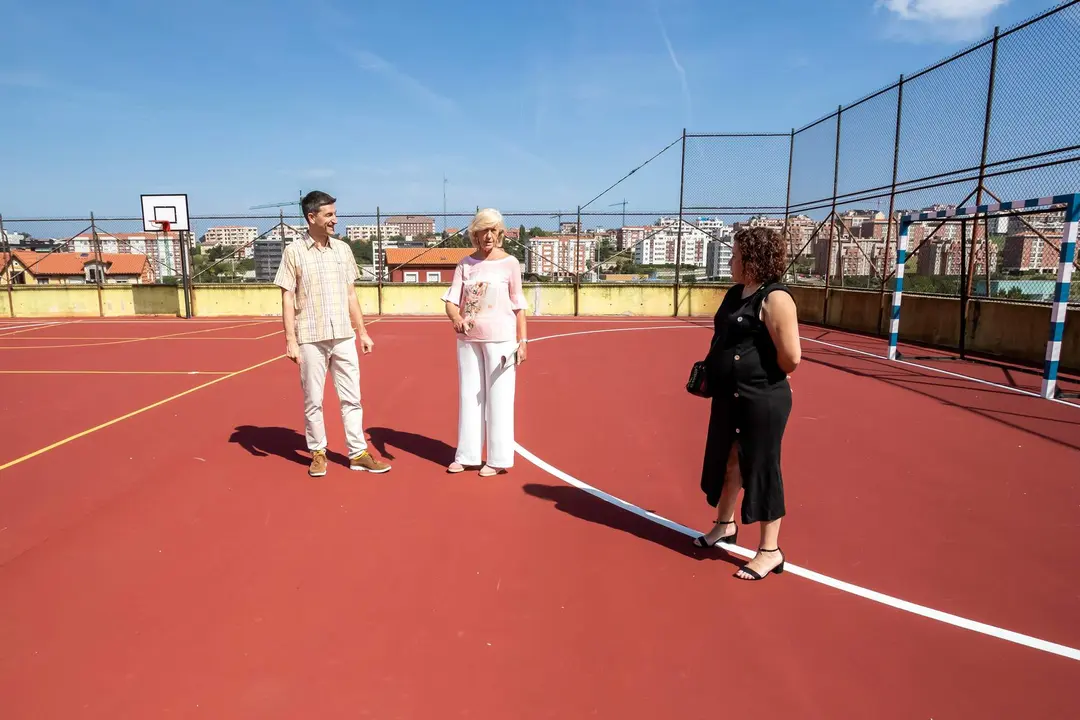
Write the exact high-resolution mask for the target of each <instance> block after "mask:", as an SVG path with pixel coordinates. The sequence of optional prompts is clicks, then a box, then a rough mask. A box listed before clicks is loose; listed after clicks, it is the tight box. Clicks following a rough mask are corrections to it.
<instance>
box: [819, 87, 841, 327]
mask: <svg viewBox="0 0 1080 720" xmlns="http://www.w3.org/2000/svg"><path fill="white" fill-rule="evenodd" d="M843 114H844V106H843V105H838V106H837V108H836V154H835V156H834V157H833V180H832V209H831V210H829V242H828V245H827V251H826V260H825V302H824V306H823V307H822V313H821V314H822V318H821V319H822V322H823V323H824V324H825V325H828V324H829V287H830V284H831V283H830V280H829V276H830V275H832V263H833V236H834V235H835V234H836V193H837V188H838V184H839V182H840V116H841V115H843ZM840 272H841V273H842V272H843V270H841V271H840Z"/></svg>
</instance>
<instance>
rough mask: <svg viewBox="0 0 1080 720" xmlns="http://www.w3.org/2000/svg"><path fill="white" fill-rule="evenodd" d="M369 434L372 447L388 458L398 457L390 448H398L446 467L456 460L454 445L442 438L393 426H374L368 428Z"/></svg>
mask: <svg viewBox="0 0 1080 720" xmlns="http://www.w3.org/2000/svg"><path fill="white" fill-rule="evenodd" d="M368 436H369V438H370V439H371V440H370V441H371V445H372V447H374V448H375V449H376V450H377V451H378V452H379V454H380V455H382V456H383V457H385V458H386V459H387V460H395V459H396V458H395V457H394V453H393V451H392V450H390V448H397V449H398V450H400V451H401V452H404V453H409V454H410V455H415V456H416V457H418V458H420V459H421V460H427V461H428V462H431V463H435V464H436V465H439V466H440V467H444V468H445V467H446V466H447V465H449V464H450V463H452V462H454V454H455V452H456V450H455V449H454V448H453V447H451V446H450V445H447V444H446V443H444V442H443V441H442V440H436V439H435V438H429V437H427V436H426V435H419V434H417V433H411V432H407V431H405V430H394V429H393V428H385V427H372V428H368Z"/></svg>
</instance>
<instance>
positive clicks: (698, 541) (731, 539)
mask: <svg viewBox="0 0 1080 720" xmlns="http://www.w3.org/2000/svg"><path fill="white" fill-rule="evenodd" d="M716 525H735V521H734V520H723V521H721V520H717V521H716V522H714V523H713V526H716ZM738 538H739V526H738V525H735V532H733V533H732V534H730V535H725V536H724V537H722V538H720V539H719V540H717V541H716V542H714V543H709V542H708V541H706V540H705V536H704V535H699V536H698V537H696V538H694V544H695V545H697V546H698V547H699V548H711V547H716V546H717V545H718V544H719V543H727V544H729V545H734V544H735V543H736V541H737V540H738Z"/></svg>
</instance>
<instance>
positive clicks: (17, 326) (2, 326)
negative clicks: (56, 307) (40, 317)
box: [0, 321, 66, 330]
mask: <svg viewBox="0 0 1080 720" xmlns="http://www.w3.org/2000/svg"><path fill="white" fill-rule="evenodd" d="M65 324H66V323H64V322H63V321H60V322H35V323H0V330H22V329H23V328H35V327H49V326H50V325H65Z"/></svg>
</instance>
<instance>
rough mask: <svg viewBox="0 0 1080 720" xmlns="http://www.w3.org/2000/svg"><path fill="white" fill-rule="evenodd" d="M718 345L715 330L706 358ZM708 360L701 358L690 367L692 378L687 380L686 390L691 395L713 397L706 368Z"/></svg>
mask: <svg viewBox="0 0 1080 720" xmlns="http://www.w3.org/2000/svg"><path fill="white" fill-rule="evenodd" d="M715 345H716V333H715V331H714V332H713V339H712V342H711V343H709V352H708V353H707V354H706V355H705V358H706V360H707V359H708V357H709V355H710V354H712V351H713V347H714V346H715ZM706 360H700V361H698V362H696V363H694V365H693V367H691V368H690V379H689V380H687V381H686V392H688V393H690V394H691V395H697V396H698V397H703V398H711V397H712V389H711V388H710V387H709V379H708V369H707V368H706V364H705V363H706Z"/></svg>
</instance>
